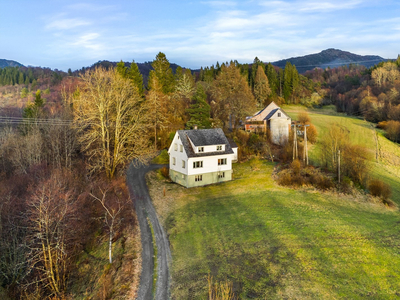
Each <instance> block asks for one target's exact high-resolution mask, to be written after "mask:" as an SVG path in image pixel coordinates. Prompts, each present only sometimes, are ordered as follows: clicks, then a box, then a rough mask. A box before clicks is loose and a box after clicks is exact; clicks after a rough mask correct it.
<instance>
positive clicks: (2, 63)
mask: <svg viewBox="0 0 400 300" xmlns="http://www.w3.org/2000/svg"><path fill="white" fill-rule="evenodd" d="M23 66H24V65H23V64H20V63H19V62H16V61H14V60H7V59H0V68H5V67H23Z"/></svg>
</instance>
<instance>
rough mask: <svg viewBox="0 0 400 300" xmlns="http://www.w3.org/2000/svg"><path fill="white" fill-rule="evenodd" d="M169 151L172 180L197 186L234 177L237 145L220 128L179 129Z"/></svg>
mask: <svg viewBox="0 0 400 300" xmlns="http://www.w3.org/2000/svg"><path fill="white" fill-rule="evenodd" d="M168 154H169V176H170V178H171V180H172V181H174V182H176V183H179V184H181V185H183V186H185V187H194V186H202V185H207V184H212V183H217V182H222V181H228V180H232V162H235V161H237V146H236V144H235V143H233V142H229V141H228V139H227V138H226V136H225V134H224V132H223V131H222V129H220V128H217V129H194V130H178V131H177V132H176V133H175V136H174V139H173V140H172V144H171V146H170V147H169V149H168Z"/></svg>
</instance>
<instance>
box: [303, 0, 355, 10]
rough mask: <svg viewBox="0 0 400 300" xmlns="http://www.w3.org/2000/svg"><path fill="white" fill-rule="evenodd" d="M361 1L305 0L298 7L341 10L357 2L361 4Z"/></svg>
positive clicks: (353, 6)
mask: <svg viewBox="0 0 400 300" xmlns="http://www.w3.org/2000/svg"><path fill="white" fill-rule="evenodd" d="M361 3H362V1H358V0H355V1H354V0H353V1H345V2H340V1H336V2H316V1H311V2H306V3H303V4H301V5H300V4H299V5H298V7H299V9H300V11H319V12H321V11H327V12H329V11H335V10H343V9H353V8H355V7H356V6H358V5H359V4H361Z"/></svg>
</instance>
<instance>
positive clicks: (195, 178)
mask: <svg viewBox="0 0 400 300" xmlns="http://www.w3.org/2000/svg"><path fill="white" fill-rule="evenodd" d="M194 181H203V175H196V176H194Z"/></svg>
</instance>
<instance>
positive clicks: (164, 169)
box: [160, 167, 169, 179]
mask: <svg viewBox="0 0 400 300" xmlns="http://www.w3.org/2000/svg"><path fill="white" fill-rule="evenodd" d="M160 173H161V175H162V176H164V177H165V178H167V179H169V168H167V167H162V168H161V169H160Z"/></svg>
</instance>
